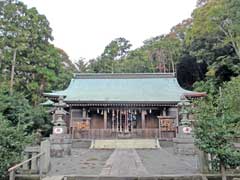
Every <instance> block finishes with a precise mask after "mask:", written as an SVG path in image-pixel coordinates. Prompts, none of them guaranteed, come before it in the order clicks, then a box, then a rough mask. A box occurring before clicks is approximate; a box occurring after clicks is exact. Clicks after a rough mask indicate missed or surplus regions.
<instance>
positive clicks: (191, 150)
mask: <svg viewBox="0 0 240 180" xmlns="http://www.w3.org/2000/svg"><path fill="white" fill-rule="evenodd" d="M178 106H179V107H180V112H179V114H180V115H181V121H180V125H179V127H178V133H177V135H176V138H174V139H173V142H174V152H175V153H176V154H182V155H195V154H196V148H195V146H194V139H193V136H192V127H191V122H190V120H189V119H188V114H189V108H190V102H189V101H188V100H187V99H183V100H181V102H179V103H178Z"/></svg>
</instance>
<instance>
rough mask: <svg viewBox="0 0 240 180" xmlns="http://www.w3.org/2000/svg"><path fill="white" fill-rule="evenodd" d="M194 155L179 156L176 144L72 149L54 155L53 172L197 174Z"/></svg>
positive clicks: (135, 174)
mask: <svg viewBox="0 0 240 180" xmlns="http://www.w3.org/2000/svg"><path fill="white" fill-rule="evenodd" d="M197 173H198V170H197V159H196V157H194V156H177V155H175V154H174V153H173V148H172V147H169V148H160V149H136V150H135V149H116V150H101V149H97V150H95V149H73V151H72V155H71V156H66V157H63V158H52V159H51V170H50V172H49V173H48V175H49V176H52V175H55V176H57V175H81V176H82V175H97V176H98V175H100V176H120V177H124V176H148V175H170V174H171V175H176V174H182V175H183V174H197Z"/></svg>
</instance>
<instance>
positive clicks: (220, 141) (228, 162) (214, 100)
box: [195, 77, 240, 180]
mask: <svg viewBox="0 0 240 180" xmlns="http://www.w3.org/2000/svg"><path fill="white" fill-rule="evenodd" d="M239 80H240V77H238V78H237V79H233V80H232V81H230V82H229V83H226V84H225V85H224V88H223V91H221V90H220V95H217V96H215V95H213V96H212V95H211V94H210V95H209V96H208V98H206V99H205V100H202V101H199V102H198V103H197V111H196V115H197V122H196V127H195V139H196V144H197V146H198V147H199V148H200V149H201V150H203V151H204V152H206V153H209V154H210V155H211V157H213V162H212V163H213V165H214V168H215V169H217V170H221V173H222V179H223V180H226V174H225V169H226V168H227V167H237V166H239V165H240V152H239V151H238V150H237V149H236V148H235V147H234V140H235V139H236V137H238V136H239V133H240V113H239V111H233V110H232V108H233V109H235V110H236V108H237V110H239V103H236V101H232V99H233V98H235V97H237V96H238V94H239V91H238V90H239V88H240V81H239ZM237 106H238V107H237Z"/></svg>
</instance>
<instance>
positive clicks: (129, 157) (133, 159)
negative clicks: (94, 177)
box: [100, 149, 148, 176]
mask: <svg viewBox="0 0 240 180" xmlns="http://www.w3.org/2000/svg"><path fill="white" fill-rule="evenodd" d="M147 174H148V172H147V170H146V168H145V167H144V166H143V164H142V161H141V159H140V157H139V156H138V154H137V152H136V150H135V149H116V150H115V151H114V152H113V153H112V154H111V156H110V157H109V159H108V160H107V162H106V164H105V166H104V168H103V169H102V172H101V173H100V176H146V175H147Z"/></svg>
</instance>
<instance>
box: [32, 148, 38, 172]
mask: <svg viewBox="0 0 240 180" xmlns="http://www.w3.org/2000/svg"><path fill="white" fill-rule="evenodd" d="M37 154H38V153H37V152H33V153H32V157H33V156H36V155H37ZM37 171H38V168H37V158H34V159H32V160H31V172H32V173H34V172H37Z"/></svg>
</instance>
